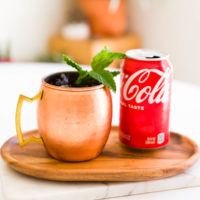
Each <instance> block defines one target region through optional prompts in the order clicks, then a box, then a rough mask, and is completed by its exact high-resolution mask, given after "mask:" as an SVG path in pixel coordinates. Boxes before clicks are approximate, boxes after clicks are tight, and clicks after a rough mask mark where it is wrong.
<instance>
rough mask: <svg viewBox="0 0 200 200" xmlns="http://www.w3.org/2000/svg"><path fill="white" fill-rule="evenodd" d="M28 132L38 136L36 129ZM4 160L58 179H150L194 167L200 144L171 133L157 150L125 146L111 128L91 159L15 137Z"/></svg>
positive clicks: (4, 150)
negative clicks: (66, 156)
mask: <svg viewBox="0 0 200 200" xmlns="http://www.w3.org/2000/svg"><path fill="white" fill-rule="evenodd" d="M29 135H35V136H38V132H37V130H34V131H29V132H27V133H25V134H24V137H27V136H29ZM1 154H2V157H3V159H4V160H5V161H6V162H7V163H8V165H10V167H12V168H13V169H15V170H16V171H18V172H21V173H23V174H26V175H29V176H33V177H37V178H41V179H48V180H56V181H147V180H153V179H161V178H165V177H169V176H174V175H176V174H179V173H181V172H183V171H184V170H186V169H188V168H189V167H191V166H192V165H193V164H194V163H195V162H196V161H197V160H198V157H199V152H198V146H197V145H196V144H195V143H194V142H193V141H192V140H191V139H189V138H187V137H185V136H183V135H181V134H177V133H173V132H171V137H170V142H169V144H168V145H166V146H165V147H164V148H162V149H159V150H156V151H148V152H147V151H138V150H133V149H130V148H126V147H125V146H123V145H121V144H120V142H119V140H118V127H112V130H111V134H110V137H109V140H108V142H107V144H106V146H105V148H104V150H103V152H102V154H101V155H100V156H99V157H98V158H96V159H94V160H91V161H87V162H79V163H71V162H61V161H58V160H55V159H53V158H51V157H50V156H49V155H48V154H47V152H46V150H45V148H44V146H42V145H39V144H37V143H30V144H28V145H27V146H25V147H23V148H21V147H20V146H19V144H18V140H17V138H16V137H12V138H10V139H9V140H8V141H7V142H6V143H5V144H4V145H3V147H2V149H1Z"/></svg>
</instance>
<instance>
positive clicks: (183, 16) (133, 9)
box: [129, 0, 200, 84]
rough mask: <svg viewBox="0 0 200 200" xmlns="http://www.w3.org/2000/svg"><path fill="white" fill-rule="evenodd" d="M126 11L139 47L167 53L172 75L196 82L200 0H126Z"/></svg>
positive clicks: (199, 54)
mask: <svg viewBox="0 0 200 200" xmlns="http://www.w3.org/2000/svg"><path fill="white" fill-rule="evenodd" d="M129 11H130V29H131V30H132V31H135V32H138V33H139V34H140V35H141V37H142V43H143V47H146V48H153V49H158V50H160V51H163V52H166V53H169V54H170V57H171V61H172V62H173V65H174V71H175V78H176V79H180V80H184V81H189V82H192V83H198V84H200V1H199V0H129Z"/></svg>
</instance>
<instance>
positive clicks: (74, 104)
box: [37, 77, 112, 161]
mask: <svg viewBox="0 0 200 200" xmlns="http://www.w3.org/2000/svg"><path fill="white" fill-rule="evenodd" d="M47 80H48V77H46V78H44V79H43V80H42V85H41V88H40V93H41V91H42V96H41V99H40V100H39V101H38V108H37V118H38V131H39V133H40V135H41V138H42V141H43V142H44V145H45V148H46V150H47V152H48V153H49V154H50V155H51V156H52V157H54V158H56V159H59V160H64V161H85V160H90V159H93V158H95V157H97V156H98V155H99V154H100V153H101V151H102V149H103V147H104V145H105V143H106V141H107V139H108V136H109V133H110V129H111V121H112V98H111V94H110V90H109V88H107V87H105V86H104V85H102V84H99V85H96V86H90V87H76V88H75V87H60V86H55V85H52V84H49V83H47Z"/></svg>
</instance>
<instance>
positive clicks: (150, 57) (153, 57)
mask: <svg viewBox="0 0 200 200" xmlns="http://www.w3.org/2000/svg"><path fill="white" fill-rule="evenodd" d="M145 58H147V59H156V58H160V56H146V57H145Z"/></svg>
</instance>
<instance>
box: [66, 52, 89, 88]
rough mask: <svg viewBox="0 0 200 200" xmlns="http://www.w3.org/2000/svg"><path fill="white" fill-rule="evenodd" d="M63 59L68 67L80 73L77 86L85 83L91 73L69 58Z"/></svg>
mask: <svg viewBox="0 0 200 200" xmlns="http://www.w3.org/2000/svg"><path fill="white" fill-rule="evenodd" d="M63 59H64V61H65V62H66V63H67V64H68V65H70V66H71V67H73V68H75V69H76V70H77V71H78V72H79V77H78V79H77V80H76V84H77V85H80V84H81V83H82V82H83V80H84V79H85V78H86V77H87V76H88V75H89V73H88V72H87V71H86V70H83V69H82V67H81V66H80V65H78V64H77V63H76V62H74V61H73V60H71V59H70V58H69V57H67V56H65V55H63Z"/></svg>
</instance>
